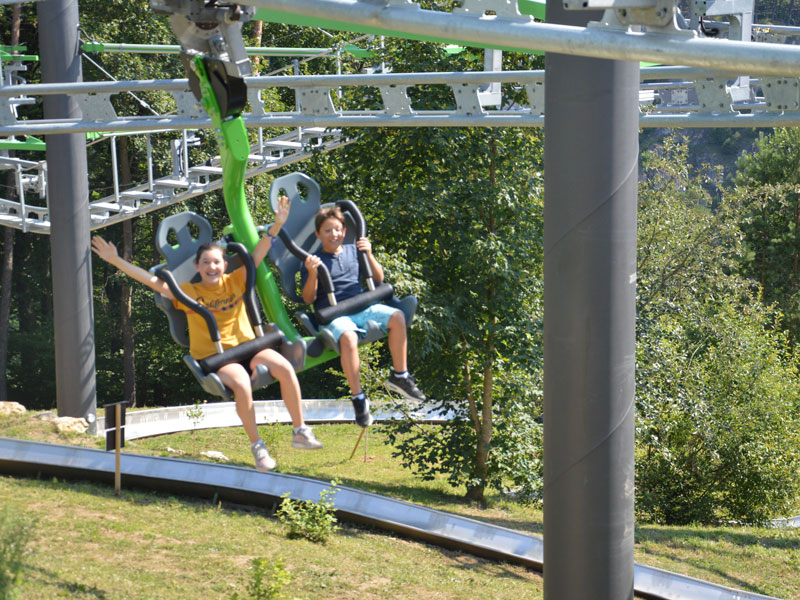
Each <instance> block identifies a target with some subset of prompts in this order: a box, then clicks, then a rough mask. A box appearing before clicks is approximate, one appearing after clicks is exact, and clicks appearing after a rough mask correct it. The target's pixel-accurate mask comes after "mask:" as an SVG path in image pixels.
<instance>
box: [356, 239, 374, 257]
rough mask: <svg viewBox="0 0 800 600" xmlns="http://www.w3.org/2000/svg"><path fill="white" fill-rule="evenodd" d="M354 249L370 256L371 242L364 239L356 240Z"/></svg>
mask: <svg viewBox="0 0 800 600" xmlns="http://www.w3.org/2000/svg"><path fill="white" fill-rule="evenodd" d="M356 248H358V249H359V250H361V251H362V252H366V253H367V254H372V242H370V241H369V239H367V238H365V237H363V238H358V239H357V240H356Z"/></svg>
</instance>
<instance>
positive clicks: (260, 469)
mask: <svg viewBox="0 0 800 600" xmlns="http://www.w3.org/2000/svg"><path fill="white" fill-rule="evenodd" d="M276 466H277V463H276V462H275V461H274V460H273V461H272V463H271V464H269V465H268V466H266V467H264V468H263V469H262V468H260V467H259V466H258V465H256V471H258V472H259V473H269V472H270V471H272V469H274V468H275V467H276Z"/></svg>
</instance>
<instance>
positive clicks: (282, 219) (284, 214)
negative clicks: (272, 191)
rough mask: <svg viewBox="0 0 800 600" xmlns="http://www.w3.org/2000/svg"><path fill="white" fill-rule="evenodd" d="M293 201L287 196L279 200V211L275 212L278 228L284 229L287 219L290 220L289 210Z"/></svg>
mask: <svg viewBox="0 0 800 600" xmlns="http://www.w3.org/2000/svg"><path fill="white" fill-rule="evenodd" d="M291 205H292V201H291V200H289V198H288V197H287V196H281V197H280V198H278V210H277V211H276V212H275V224H276V225H277V226H278V227H283V224H284V223H286V219H288V218H289V209H290V208H291Z"/></svg>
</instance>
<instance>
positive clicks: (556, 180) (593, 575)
mask: <svg viewBox="0 0 800 600" xmlns="http://www.w3.org/2000/svg"><path fill="white" fill-rule="evenodd" d="M590 18H597V16H596V15H590V14H589V13H587V12H583V11H581V12H569V13H568V12H566V11H564V9H563V8H562V4H561V3H560V2H557V1H555V0H549V1H548V3H547V20H548V22H555V23H561V24H571V25H580V24H583V23H586V22H587V21H588V20H589V19H590ZM545 60H546V62H545V67H546V70H545V72H546V74H545V82H546V83H545V105H546V109H545V110H546V112H547V121H546V123H545V154H544V156H545V210H544V215H545V216H544V224H545V233H544V246H545V251H544V311H545V312H544V315H545V316H544V461H545V463H544V565H545V572H544V597H545V599H546V600H583V599H585V598H592V599H593V600H625V599H632V598H633V567H634V561H633V543H634V537H633V524H634V519H633V457H634V454H633V444H634V404H633V400H634V367H635V364H634V345H635V317H636V314H635V292H636V192H637V167H638V129H637V124H638V107H637V95H638V75H639V73H638V64H636V63H626V62H621V61H612V60H601V59H592V58H578V57H571V56H566V55H560V54H552V53H548V54H547V55H546V59H545Z"/></svg>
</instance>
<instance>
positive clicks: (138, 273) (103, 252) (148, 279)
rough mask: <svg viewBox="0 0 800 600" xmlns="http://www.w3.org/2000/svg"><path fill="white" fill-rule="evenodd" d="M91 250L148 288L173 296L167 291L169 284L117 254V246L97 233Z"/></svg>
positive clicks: (168, 296)
mask: <svg viewBox="0 0 800 600" xmlns="http://www.w3.org/2000/svg"><path fill="white" fill-rule="evenodd" d="M92 251H93V252H94V253H95V254H97V256H99V257H100V258H102V259H103V260H104V261H106V262H107V263H109V264H111V265H114V266H115V267H116V268H117V269H119V270H120V271H122V272H123V273H125V274H126V275H127V276H128V277H131V278H132V279H135V280H136V281H138V282H139V283H143V284H145V285H146V286H147V287H149V288H150V289H152V290H155V291H156V292H158V293H159V294H162V295H163V296H166V297H167V298H173V295H172V292H170V291H169V286H167V284H166V283H165V282H163V281H161V280H160V279H159V278H158V277H156V276H155V275H153V274H152V273H150V272H149V271H145V270H144V269H143V268H141V267H137V266H136V265H134V264H132V263H129V262H128V261H127V260H125V259H124V258H122V257H121V256H120V255H119V253H118V252H117V247H116V246H115V245H114V244H112V243H111V242H107V241H106V240H104V239H103V238H101V237H100V236H99V235H96V236H94V237H93V238H92Z"/></svg>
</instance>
